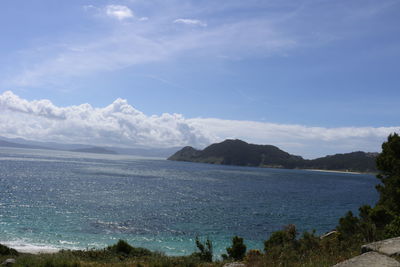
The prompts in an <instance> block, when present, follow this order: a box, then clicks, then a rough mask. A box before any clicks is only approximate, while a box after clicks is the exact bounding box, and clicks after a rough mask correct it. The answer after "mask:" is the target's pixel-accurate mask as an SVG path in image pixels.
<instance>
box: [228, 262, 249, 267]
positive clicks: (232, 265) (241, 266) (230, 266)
mask: <svg viewBox="0 0 400 267" xmlns="http://www.w3.org/2000/svg"><path fill="white" fill-rule="evenodd" d="M223 267H246V265H245V264H244V263H240V262H230V263H226V264H224V266H223Z"/></svg>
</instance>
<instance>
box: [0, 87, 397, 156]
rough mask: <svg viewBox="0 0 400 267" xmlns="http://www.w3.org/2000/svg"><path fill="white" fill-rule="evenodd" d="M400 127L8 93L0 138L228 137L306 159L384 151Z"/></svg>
mask: <svg viewBox="0 0 400 267" xmlns="http://www.w3.org/2000/svg"><path fill="white" fill-rule="evenodd" d="M399 130H400V126H399V127H341V128H324V127H309V126H304V125H286V124H274V123H264V122H255V121H235V120H222V119H215V118H214V119H213V118H208V119H204V118H192V119H186V118H184V117H183V116H182V115H180V114H168V113H164V114H162V115H153V116H148V115H146V114H144V113H142V112H140V111H139V110H137V109H135V108H134V107H132V106H131V105H129V104H128V102H127V101H126V100H124V99H117V100H115V101H114V102H113V103H112V104H110V105H108V106H106V107H104V108H94V107H92V106H91V105H89V104H82V105H79V106H69V107H57V106H55V105H54V104H52V103H51V102H50V101H49V100H34V101H27V100H25V99H22V98H20V97H18V96H16V95H15V94H13V93H12V92H10V91H7V92H4V93H3V94H1V95H0V136H5V137H21V138H26V139H31V140H39V141H57V142H66V143H84V144H91V145H119V146H127V147H129V146H131V147H132V146H139V145H140V146H151V147H170V146H185V145H192V146H195V147H199V148H202V147H204V146H206V145H208V144H210V143H213V142H218V141H222V140H224V139H226V138H239V139H243V140H245V141H247V142H251V143H257V144H272V145H276V146H278V147H280V148H282V149H284V150H286V151H288V152H290V153H293V154H298V155H302V156H305V157H307V158H311V157H316V156H322V155H325V154H333V153H343V152H351V151H356V150H364V151H380V145H381V143H382V142H383V141H384V140H385V139H386V137H387V136H388V135H389V134H390V133H392V132H398V131H399Z"/></svg>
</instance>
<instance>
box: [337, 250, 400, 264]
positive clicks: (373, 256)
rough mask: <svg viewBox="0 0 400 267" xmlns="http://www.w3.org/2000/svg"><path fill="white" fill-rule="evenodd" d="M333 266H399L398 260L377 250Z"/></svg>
mask: <svg viewBox="0 0 400 267" xmlns="http://www.w3.org/2000/svg"><path fill="white" fill-rule="evenodd" d="M333 267H400V262H398V261H396V260H395V259H393V258H390V257H388V256H385V255H382V254H379V253H377V252H373V251H371V252H367V253H364V254H361V255H360V256H357V257H354V258H351V259H349V260H346V261H343V262H339V263H338V264H336V265H334V266H333Z"/></svg>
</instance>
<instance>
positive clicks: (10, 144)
mask: <svg viewBox="0 0 400 267" xmlns="http://www.w3.org/2000/svg"><path fill="white" fill-rule="evenodd" d="M0 147H14V148H29V149H49V148H48V147H43V146H35V145H26V144H18V143H14V142H8V141H4V140H0Z"/></svg>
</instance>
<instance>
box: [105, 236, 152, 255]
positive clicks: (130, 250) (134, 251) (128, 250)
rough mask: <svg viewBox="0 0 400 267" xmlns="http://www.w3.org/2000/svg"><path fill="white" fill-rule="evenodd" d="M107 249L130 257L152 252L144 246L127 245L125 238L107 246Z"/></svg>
mask: <svg viewBox="0 0 400 267" xmlns="http://www.w3.org/2000/svg"><path fill="white" fill-rule="evenodd" d="M107 250H109V251H112V252H114V253H117V254H123V255H125V256H132V257H141V256H150V255H151V254H152V252H151V251H150V250H148V249H145V248H135V247H133V246H131V245H129V244H128V242H126V241H125V240H119V241H118V242H117V244H115V245H112V246H109V247H107Z"/></svg>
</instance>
